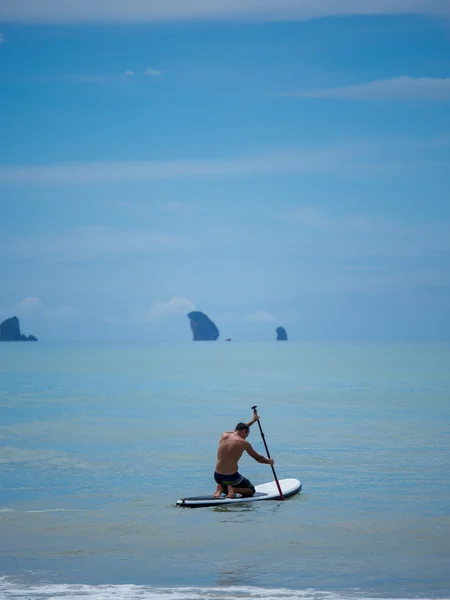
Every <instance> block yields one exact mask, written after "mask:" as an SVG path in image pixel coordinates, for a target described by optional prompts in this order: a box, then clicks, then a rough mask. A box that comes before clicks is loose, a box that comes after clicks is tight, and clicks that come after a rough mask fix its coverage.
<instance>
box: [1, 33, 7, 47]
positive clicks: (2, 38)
mask: <svg viewBox="0 0 450 600" xmlns="http://www.w3.org/2000/svg"><path fill="white" fill-rule="evenodd" d="M5 43H6V37H5V34H4V33H2V32H1V31H0V44H5Z"/></svg>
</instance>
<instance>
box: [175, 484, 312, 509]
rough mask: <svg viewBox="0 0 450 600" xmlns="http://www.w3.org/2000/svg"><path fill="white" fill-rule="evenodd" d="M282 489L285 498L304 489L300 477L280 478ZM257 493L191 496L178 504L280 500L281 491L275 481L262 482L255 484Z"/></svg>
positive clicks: (180, 500) (211, 504)
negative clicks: (217, 496)
mask: <svg viewBox="0 0 450 600" xmlns="http://www.w3.org/2000/svg"><path fill="white" fill-rule="evenodd" d="M278 483H279V484H280V488H281V491H282V492H283V496H284V497H285V498H289V497H290V496H294V495H295V494H298V493H299V492H300V490H301V489H302V484H301V482H300V481H299V480H298V479H279V480H278ZM255 490H256V491H255V493H254V495H253V496H250V497H242V496H239V495H237V497H236V498H227V497H226V496H225V494H222V495H221V496H220V497H219V498H214V496H212V495H211V496H191V497H190V498H180V499H179V500H177V505H178V506H190V507H191V508H193V507H196V506H217V505H218V504H236V503H239V502H258V501H259V500H279V499H280V492H279V491H278V487H277V484H276V483H275V481H269V482H268V483H261V485H256V486H255Z"/></svg>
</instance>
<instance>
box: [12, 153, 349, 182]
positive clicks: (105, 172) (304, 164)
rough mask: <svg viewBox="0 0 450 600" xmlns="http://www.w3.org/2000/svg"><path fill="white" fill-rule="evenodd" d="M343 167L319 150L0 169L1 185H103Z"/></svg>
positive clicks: (336, 157) (332, 155)
mask: <svg viewBox="0 0 450 600" xmlns="http://www.w3.org/2000/svg"><path fill="white" fill-rule="evenodd" d="M340 164H341V158H340V155H339V153H338V152H334V151H327V150H319V151H314V150H310V151H306V150H305V151H301V152H294V153H286V154H275V155H263V156H255V157H250V158H231V159H218V160H180V161H134V162H132V161H130V162H97V163H66V164H58V165H31V166H28V165H27V166H25V165H23V166H22V165H8V166H5V165H4V166H0V184H2V183H4V184H33V185H34V184H44V185H61V184H74V185H76V184H103V183H115V182H120V181H149V180H158V179H174V178H183V177H223V176H244V175H265V174H274V173H289V172H291V173H295V172H311V171H331V170H333V169H337V168H338V167H339V166H340Z"/></svg>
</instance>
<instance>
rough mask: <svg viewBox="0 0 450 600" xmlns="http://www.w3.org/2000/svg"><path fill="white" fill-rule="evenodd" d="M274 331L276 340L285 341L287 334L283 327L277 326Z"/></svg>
mask: <svg viewBox="0 0 450 600" xmlns="http://www.w3.org/2000/svg"><path fill="white" fill-rule="evenodd" d="M276 332H277V341H278V342H287V339H288V336H287V333H286V329H285V328H284V327H277V328H276Z"/></svg>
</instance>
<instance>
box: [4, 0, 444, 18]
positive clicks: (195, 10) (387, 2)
mask: <svg viewBox="0 0 450 600" xmlns="http://www.w3.org/2000/svg"><path fill="white" fill-rule="evenodd" d="M401 13H412V14H433V15H434V14H438V15H439V14H442V15H448V14H450V5H449V2H448V0H364V1H361V0H339V1H338V2H337V1H335V0H265V1H261V0H228V2H224V1H223V0H171V1H170V2H168V1H166V0H153V1H149V2H142V0H128V1H127V2H123V0H110V1H109V2H108V3H106V4H105V2H104V1H103V0H77V2H61V0H40V1H39V2H36V1H35V0H14V2H2V3H1V4H0V21H2V22H4V23H7V22H15V23H17V22H19V23H72V22H78V23H79V22H130V23H132V22H145V21H147V22H150V21H175V20H206V19H209V20H213V19H214V20H247V21H248V20H254V21H258V20H260V21H261V20H262V21H299V20H306V19H315V18H321V17H329V16H339V15H378V14H401Z"/></svg>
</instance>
